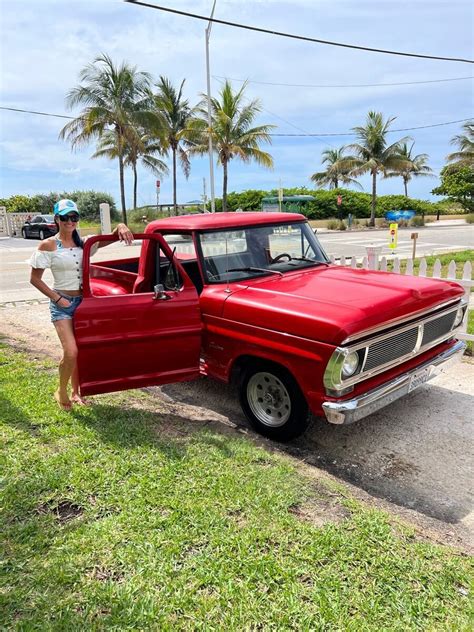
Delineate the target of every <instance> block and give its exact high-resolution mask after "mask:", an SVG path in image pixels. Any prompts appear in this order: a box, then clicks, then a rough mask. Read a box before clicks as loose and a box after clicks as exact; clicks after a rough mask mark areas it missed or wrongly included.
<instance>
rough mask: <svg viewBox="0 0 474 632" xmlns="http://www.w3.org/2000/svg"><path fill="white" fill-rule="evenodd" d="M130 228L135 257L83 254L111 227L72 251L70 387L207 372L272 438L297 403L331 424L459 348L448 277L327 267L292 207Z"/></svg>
mask: <svg viewBox="0 0 474 632" xmlns="http://www.w3.org/2000/svg"><path fill="white" fill-rule="evenodd" d="M135 237H136V239H137V240H139V242H138V243H139V244H141V245H140V253H139V256H135V257H128V258H126V257H122V255H121V254H120V255H119V258H117V257H116V258H114V259H110V258H109V259H108V260H105V261H104V260H102V261H96V255H94V256H92V257H91V246H92V245H93V243H94V242H96V241H101V242H113V241H114V237H112V236H111V235H103V236H98V237H94V238H92V239H90V240H88V242H87V243H86V246H85V248H84V300H83V302H82V304H81V305H80V307H79V308H78V310H77V312H76V316H75V332H76V337H77V343H78V347H79V360H78V362H79V376H80V384H81V391H82V393H83V394H84V395H88V394H94V393H104V392H109V391H117V390H122V389H129V388H135V387H143V386H148V385H157V384H168V383H171V382H179V381H185V380H192V379H194V378H197V377H198V376H200V375H205V376H210V377H213V378H216V379H218V380H222V381H224V382H234V383H236V384H237V385H238V389H239V394H240V401H241V405H242V408H243V410H244V412H245V414H246V416H247V417H248V419H249V421H250V423H251V424H252V426H253V427H254V428H255V429H256V430H257V431H258V432H260V433H262V434H264V435H267V436H269V437H271V438H273V439H277V440H281V441H284V440H288V439H291V438H293V437H296V436H298V435H299V434H301V433H302V432H303V431H304V430H305V428H306V426H307V424H308V419H309V416H310V413H313V414H314V415H324V416H325V417H326V419H327V421H329V422H330V423H334V424H345V423H350V422H353V421H356V420H359V419H361V418H363V417H365V416H366V415H369V414H371V413H373V412H374V411H377V410H379V409H380V408H382V407H383V406H386V405H387V404H390V403H392V402H393V401H395V400H396V399H398V398H399V397H402V396H403V395H405V394H407V393H409V392H411V391H412V390H413V389H415V388H416V387H417V386H419V385H420V384H423V383H424V382H426V381H427V380H429V379H430V377H432V375H433V373H434V371H435V368H436V367H437V366H439V365H440V364H442V363H443V362H445V361H446V360H448V359H450V358H452V357H453V356H454V355H456V354H458V353H461V352H462V351H463V349H464V346H465V345H464V343H462V342H460V341H458V340H456V332H457V331H458V329H459V327H460V326H461V323H462V320H463V317H464V313H465V310H466V302H465V301H464V299H463V289H462V288H461V286H460V285H458V284H457V283H455V282H451V281H439V280H434V279H427V278H419V277H413V276H401V275H398V274H393V273H387V272H375V271H371V270H362V269H350V268H346V267H342V266H337V265H331V264H330V263H329V261H328V258H327V256H326V254H325V253H324V250H323V248H322V247H321V245H320V243H319V241H318V239H317V237H316V236H315V234H314V232H313V230H312V229H311V227H310V225H309V224H308V223H307V221H306V219H305V218H304V217H303V216H302V215H299V214H296V213H261V212H260V213H217V214H202V215H194V216H184V217H183V216H182V217H172V218H168V219H163V220H157V221H154V222H151V223H150V224H149V225H148V226H147V227H146V230H145V233H143V234H139V235H136V236H135ZM106 250H107V249H104V248H101V249H100V250H99V251H98V252H99V253H101V255H103V252H106ZM115 251H117V248H115ZM122 252H125V249H122V250H121V253H122ZM106 256H107V255H106ZM102 259H103V256H102Z"/></svg>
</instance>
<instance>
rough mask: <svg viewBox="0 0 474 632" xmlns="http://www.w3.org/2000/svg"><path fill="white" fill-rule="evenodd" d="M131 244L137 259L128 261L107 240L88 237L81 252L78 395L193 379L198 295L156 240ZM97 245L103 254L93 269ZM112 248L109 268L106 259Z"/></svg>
mask: <svg viewBox="0 0 474 632" xmlns="http://www.w3.org/2000/svg"><path fill="white" fill-rule="evenodd" d="M134 237H135V239H139V240H142V242H141V248H140V253H139V256H135V257H131V258H123V256H124V255H123V254H122V253H125V255H126V254H128V253H127V247H126V246H124V245H123V244H120V242H118V241H117V238H116V237H115V236H112V235H101V236H98V237H92V238H90V239H88V240H87V242H86V244H85V246H84V264H83V272H84V274H83V301H82V303H81V305H80V306H79V307H78V309H77V310H76V313H75V316H74V330H75V335H76V341H77V345H78V349H79V355H78V369H79V383H80V389H81V393H82V394H83V395H93V394H96V393H106V392H111V391H119V390H125V389H130V388H138V387H143V386H151V385H159V384H169V383H172V382H181V381H186V380H192V379H195V378H197V377H198V376H199V358H200V349H201V315H200V311H199V299H198V293H197V290H196V288H195V286H194V285H193V283H192V281H191V280H190V279H189V277H188V276H187V274H186V273H185V271H184V270H183V269H182V267H181V266H180V264H179V263H178V262H177V261H176V260H175V259H174V257H173V252H172V251H171V250H170V247H169V246H168V245H167V244H166V242H165V240H164V239H163V238H162V236H161V235H159V234H149V235H135V236H134ZM97 242H99V243H100V245H101V246H103V245H106V246H107V248H102V247H101V248H100V249H99V250H98V252H97V255H94V256H93V260H92V261H91V247H93V246H94V244H95V243H97ZM114 242H115V243H114ZM111 244H114V246H113V247H112V248H110V250H114V251H115V258H113V259H112V260H110V256H109V253H107V252H106V251H107V250H108V249H109V247H110V245H111ZM115 244H116V245H115ZM117 252H118V253H119V254H118V257H117ZM104 255H105V256H104ZM137 255H138V253H137ZM96 257H99V260H98V261H96ZM121 257H122V258H121ZM104 259H105V260H104Z"/></svg>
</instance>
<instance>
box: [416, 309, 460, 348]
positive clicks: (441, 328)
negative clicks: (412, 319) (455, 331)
mask: <svg viewBox="0 0 474 632" xmlns="http://www.w3.org/2000/svg"><path fill="white" fill-rule="evenodd" d="M455 318H456V312H451V313H450V314H445V315H444V316H440V317H439V318H433V319H432V320H429V321H428V322H427V323H425V326H424V328H423V340H422V343H421V346H424V345H427V344H429V343H430V342H433V340H437V339H438V338H440V337H441V336H444V335H445V334H447V333H448V332H449V331H451V329H452V327H453V324H454V319H455Z"/></svg>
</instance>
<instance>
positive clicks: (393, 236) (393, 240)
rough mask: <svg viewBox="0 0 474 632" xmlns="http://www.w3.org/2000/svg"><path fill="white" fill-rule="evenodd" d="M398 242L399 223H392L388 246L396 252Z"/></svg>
mask: <svg viewBox="0 0 474 632" xmlns="http://www.w3.org/2000/svg"><path fill="white" fill-rule="evenodd" d="M397 243H398V224H390V234H389V236H388V247H389V248H390V249H391V251H392V252H395V250H396V248H397Z"/></svg>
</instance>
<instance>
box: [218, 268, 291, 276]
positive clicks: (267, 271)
mask: <svg viewBox="0 0 474 632" xmlns="http://www.w3.org/2000/svg"><path fill="white" fill-rule="evenodd" d="M227 272H266V273H267V274H276V275H278V276H283V273H282V272H278V270H269V269H268V268H253V267H247V268H231V269H230V270H227Z"/></svg>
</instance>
